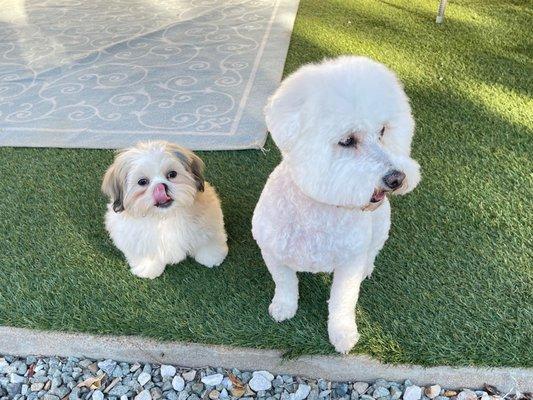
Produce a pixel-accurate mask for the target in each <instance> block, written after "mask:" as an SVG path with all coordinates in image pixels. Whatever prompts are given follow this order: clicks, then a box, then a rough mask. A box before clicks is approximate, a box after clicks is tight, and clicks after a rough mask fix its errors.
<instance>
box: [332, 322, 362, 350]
mask: <svg viewBox="0 0 533 400" xmlns="http://www.w3.org/2000/svg"><path fill="white" fill-rule="evenodd" d="M328 333H329V341H330V342H331V344H332V345H333V347H335V350H337V351H338V352H339V353H342V354H347V353H349V352H350V350H351V349H352V348H353V347H354V346H355V344H356V343H357V342H358V341H359V337H360V335H359V332H357V327H356V326H353V327H350V328H348V327H346V326H344V327H343V326H330V327H328Z"/></svg>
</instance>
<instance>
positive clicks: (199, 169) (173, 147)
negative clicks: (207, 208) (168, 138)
mask: <svg viewBox="0 0 533 400" xmlns="http://www.w3.org/2000/svg"><path fill="white" fill-rule="evenodd" d="M166 149H167V151H170V152H172V153H173V154H174V156H175V157H176V158H177V159H178V160H180V161H181V163H182V164H183V166H184V167H185V169H186V170H187V171H189V172H190V173H191V175H192V176H193V178H194V182H195V183H196V190H198V191H199V192H203V191H204V189H205V181H204V162H203V161H202V159H201V158H200V157H198V156H197V155H196V154H194V153H193V152H192V151H190V150H188V149H186V148H184V147H181V146H178V145H177V144H174V143H168V144H167V145H166Z"/></svg>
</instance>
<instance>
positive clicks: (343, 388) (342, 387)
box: [335, 383, 348, 397]
mask: <svg viewBox="0 0 533 400" xmlns="http://www.w3.org/2000/svg"><path fill="white" fill-rule="evenodd" d="M335 393H336V394H337V396H339V397H341V396H344V395H345V394H346V393H348V384H346V383H339V384H337V387H336V388H335Z"/></svg>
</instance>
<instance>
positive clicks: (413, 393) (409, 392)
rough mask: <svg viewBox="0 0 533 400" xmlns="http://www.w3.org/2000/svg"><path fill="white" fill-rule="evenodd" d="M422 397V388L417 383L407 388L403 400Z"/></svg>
mask: <svg viewBox="0 0 533 400" xmlns="http://www.w3.org/2000/svg"><path fill="white" fill-rule="evenodd" d="M421 397H422V388H421V387H420V386H416V385H410V386H407V387H406V388H405V391H404V393H403V400H420V398H421Z"/></svg>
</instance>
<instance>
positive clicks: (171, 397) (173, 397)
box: [164, 390, 178, 400]
mask: <svg viewBox="0 0 533 400" xmlns="http://www.w3.org/2000/svg"><path fill="white" fill-rule="evenodd" d="M164 395H165V398H166V399H167V400H178V394H177V393H176V392H175V391H173V390H171V391H168V392H164Z"/></svg>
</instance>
